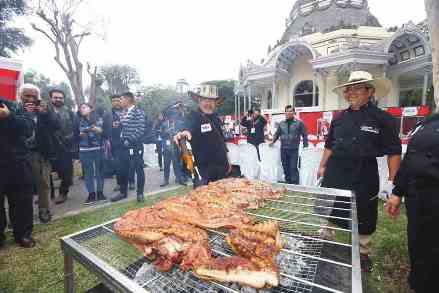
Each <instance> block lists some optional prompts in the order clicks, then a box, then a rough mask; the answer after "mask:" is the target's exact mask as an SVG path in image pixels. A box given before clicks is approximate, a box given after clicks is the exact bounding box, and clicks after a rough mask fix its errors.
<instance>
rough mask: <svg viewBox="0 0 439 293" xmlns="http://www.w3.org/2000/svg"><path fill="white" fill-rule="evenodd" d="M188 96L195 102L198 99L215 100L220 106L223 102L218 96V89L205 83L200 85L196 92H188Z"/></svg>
mask: <svg viewBox="0 0 439 293" xmlns="http://www.w3.org/2000/svg"><path fill="white" fill-rule="evenodd" d="M188 94H189V95H190V96H191V97H192V99H193V100H195V101H196V102H198V100H199V99H200V98H202V99H211V100H216V102H217V104H221V103H222V102H223V101H224V98H222V97H219V96H218V88H217V87H216V86H215V85H212V84H207V83H204V84H201V85H200V87H199V88H198V89H197V92H192V91H189V92H188Z"/></svg>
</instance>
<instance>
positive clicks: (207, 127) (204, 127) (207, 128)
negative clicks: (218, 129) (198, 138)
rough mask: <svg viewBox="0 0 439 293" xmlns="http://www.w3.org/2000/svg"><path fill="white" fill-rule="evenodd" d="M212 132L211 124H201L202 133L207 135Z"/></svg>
mask: <svg viewBox="0 0 439 293" xmlns="http://www.w3.org/2000/svg"><path fill="white" fill-rule="evenodd" d="M211 131H212V126H211V125H210V123H207V124H201V133H206V132H211Z"/></svg>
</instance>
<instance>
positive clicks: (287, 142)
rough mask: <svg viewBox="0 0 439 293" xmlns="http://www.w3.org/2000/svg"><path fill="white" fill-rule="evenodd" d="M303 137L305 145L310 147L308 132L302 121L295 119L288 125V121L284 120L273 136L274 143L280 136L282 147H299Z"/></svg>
mask: <svg viewBox="0 0 439 293" xmlns="http://www.w3.org/2000/svg"><path fill="white" fill-rule="evenodd" d="M301 136H302V138H303V146H304V147H308V133H307V131H306V127H305V124H303V122H302V121H300V120H297V119H293V120H292V121H291V124H290V126H289V127H288V121H287V120H285V121H282V122H281V123H280V124H279V127H278V128H277V130H276V133H275V134H274V137H273V143H274V142H276V141H277V140H278V139H279V138H280V142H281V148H282V149H298V148H299V144H300V137H301Z"/></svg>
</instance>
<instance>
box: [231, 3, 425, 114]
mask: <svg viewBox="0 0 439 293" xmlns="http://www.w3.org/2000/svg"><path fill="white" fill-rule="evenodd" d="M395 9H397V8H395ZM389 13H397V11H393V12H391V11H389ZM351 70H367V71H370V72H371V73H373V74H374V75H375V76H385V77H387V78H389V79H391V80H392V85H393V86H392V90H391V92H390V94H389V95H388V96H387V97H378V98H380V99H378V101H379V106H382V107H391V106H401V105H403V104H404V102H403V100H404V99H405V98H406V97H407V96H408V95H419V97H418V103H419V104H425V103H426V97H427V91H428V89H429V88H430V87H431V75H432V61H431V46H430V41H429V33H428V29H426V25H423V24H420V25H415V24H413V23H412V22H410V23H407V24H404V25H403V26H402V27H401V28H399V29H394V30H388V29H385V28H383V27H382V26H381V25H380V24H379V22H378V20H377V19H376V18H375V17H374V16H373V15H372V14H371V12H370V10H369V7H368V2H367V0H297V2H296V3H295V5H294V7H293V10H292V11H291V13H290V15H289V17H288V18H287V21H286V30H285V32H284V34H283V36H282V38H281V40H280V41H279V42H278V44H277V45H276V46H275V47H274V48H273V49H271V48H269V53H268V56H267V57H266V58H265V60H263V61H262V62H261V63H260V64H255V63H253V62H250V61H249V62H247V64H246V66H241V69H240V72H239V86H238V88H237V94H238V95H239V96H241V97H244V100H245V101H246V103H245V106H244V109H240V110H241V111H242V110H244V111H245V110H246V109H248V107H249V103H250V104H251V103H252V101H255V100H260V101H261V107H262V108H263V109H283V108H284V106H285V105H287V104H292V105H294V106H296V107H313V108H310V110H311V109H312V110H316V111H329V110H337V109H341V108H343V107H346V104H345V101H344V100H343V99H340V98H338V97H337V96H336V95H335V94H334V93H333V92H332V89H333V88H334V87H335V86H336V85H337V84H338V83H339V82H341V81H344V80H346V79H347V77H348V74H349V72H350V71H351Z"/></svg>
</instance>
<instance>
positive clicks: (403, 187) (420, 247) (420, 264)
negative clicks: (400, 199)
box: [393, 114, 439, 292]
mask: <svg viewBox="0 0 439 293" xmlns="http://www.w3.org/2000/svg"><path fill="white" fill-rule="evenodd" d="M394 183H395V188H394V190H393V194H395V195H397V196H404V197H405V205H406V211H407V220H408V221H407V231H408V235H407V236H408V248H409V255H410V266H411V270H410V276H409V283H410V286H411V288H412V289H413V290H415V291H416V292H433V291H436V290H433V289H432V288H435V287H437V280H436V278H437V266H438V265H439V237H438V236H437V235H436V234H437V233H436V232H435V231H437V227H438V226H439V114H435V115H433V116H431V117H430V118H428V119H426V121H425V122H424V123H422V124H420V125H418V126H417V127H416V128H415V130H414V131H413V135H412V137H411V139H410V143H409V145H408V147H407V153H406V155H405V157H404V160H403V161H402V163H401V167H400V169H399V170H398V173H397V175H396V178H395V181H394Z"/></svg>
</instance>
